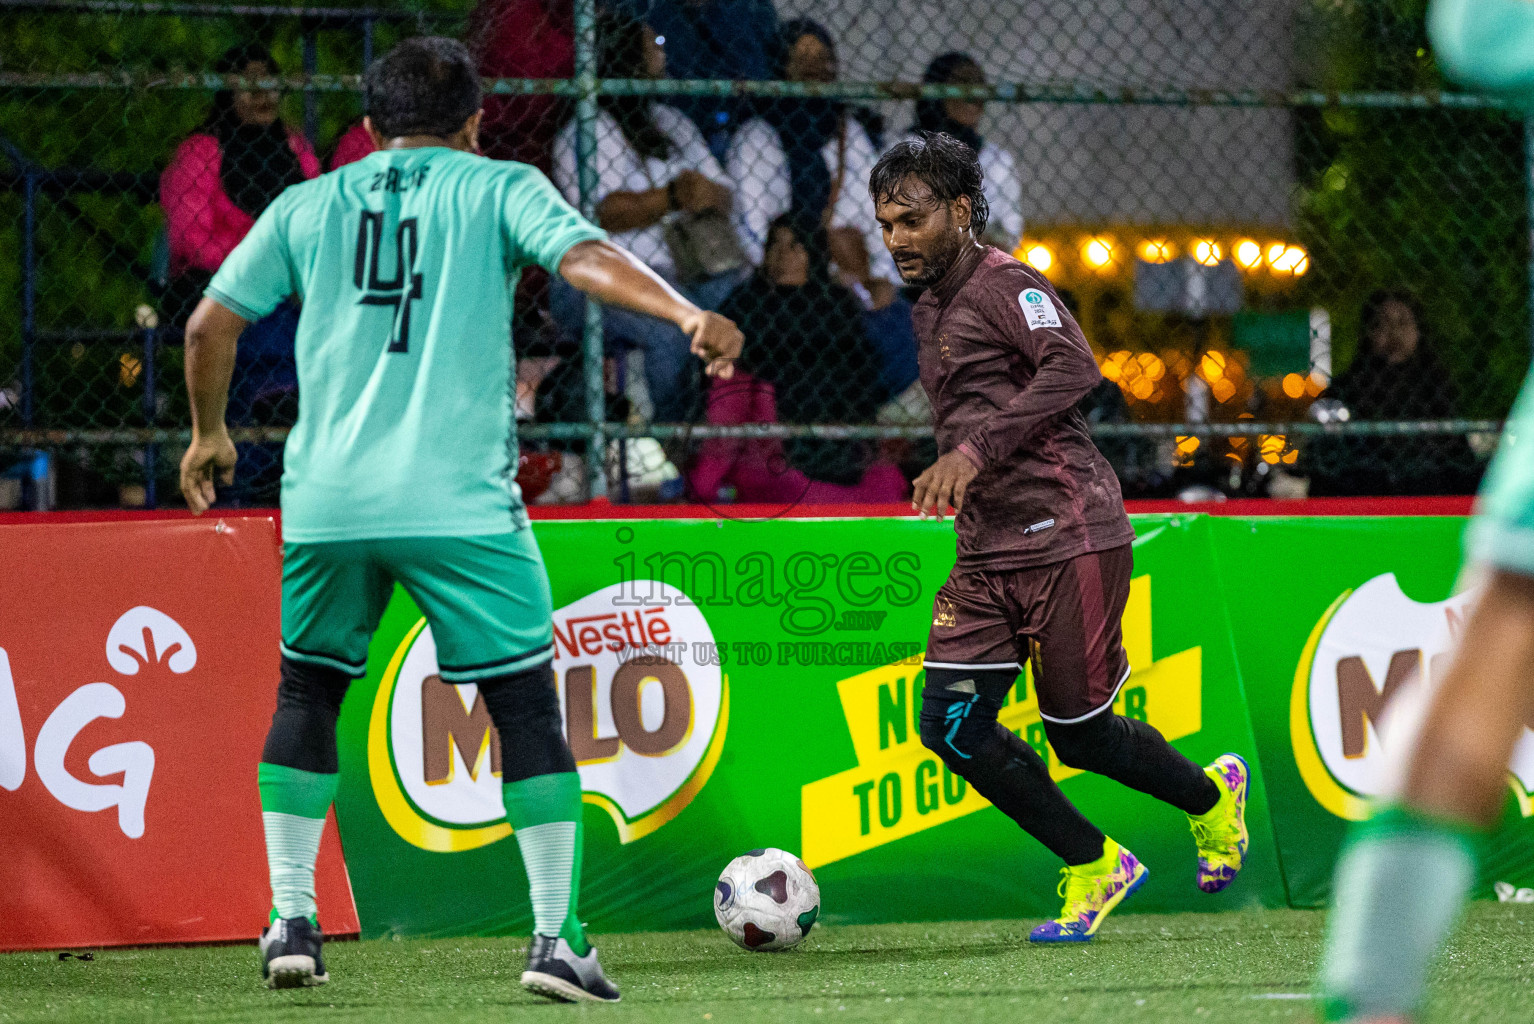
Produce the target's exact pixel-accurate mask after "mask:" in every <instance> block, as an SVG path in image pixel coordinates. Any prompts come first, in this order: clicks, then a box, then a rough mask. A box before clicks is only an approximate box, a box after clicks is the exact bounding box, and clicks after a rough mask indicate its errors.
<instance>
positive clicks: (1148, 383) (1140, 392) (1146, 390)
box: [1129, 377, 1156, 402]
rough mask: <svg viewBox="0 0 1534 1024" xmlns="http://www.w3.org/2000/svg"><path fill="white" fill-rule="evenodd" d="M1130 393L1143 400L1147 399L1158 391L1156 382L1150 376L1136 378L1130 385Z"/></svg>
mask: <svg viewBox="0 0 1534 1024" xmlns="http://www.w3.org/2000/svg"><path fill="white" fill-rule="evenodd" d="M1129 393H1130V394H1131V395H1134V396H1135V397H1136V398H1138V399H1139V400H1140V401H1142V402H1143V401H1146V400H1148V399H1149V398H1150V397H1151V395H1153V394H1155V393H1156V382H1155V381H1153V380H1151V379H1150V378H1149V377H1139V378H1136V379H1135V382H1134V383H1133V384H1131V385H1129Z"/></svg>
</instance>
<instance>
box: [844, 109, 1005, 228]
mask: <svg viewBox="0 0 1534 1024" xmlns="http://www.w3.org/2000/svg"><path fill="white" fill-rule="evenodd" d="M912 179H915V180H916V181H919V182H921V183H922V184H923V185H926V186H927V188H929V189H931V190H932V195H933V196H934V197H935V198H936V199H937V200H938V201H939V202H943V203H951V202H953V201H954V200H955V199H957V198H959V197H960V196H966V197H968V199H969V208H970V214H969V229H970V231H971V232H972V233H973V234H974V235H975V237H977V238H978V237H980V236H981V235H983V234H984V233H985V225H986V222H987V221H989V220H990V219H991V206H990V204H989V203H987V202H986V201H985V174H984V173H983V172H982V171H981V170H980V157H979V156H978V155H977V154H976V153H975V151H974V150H973V149H971V148H970V147H969V146H967V145H965V144H964V143H962V142H960V141H959V140H958V139H956V138H954V137H953V136H952V135H945V134H944V133H942V132H917V133H916V138H915V139H908V140H906V141H905V142H897V143H896V144H895V145H894V146H892V147H891V148H890V150H889V152H887V153H885V154H884V156H883V157H881V158H880V159H879V162H878V163H877V164H875V165H874V169H873V173H872V174H870V175H869V176H868V194H869V196H870V197H872V199H873V201H874V202H876V203H884V202H889V201H890V200H892V199H893V200H902V201H904V200H906V199H909V198H911V193H910V192H909V187H910V182H911V180H912Z"/></svg>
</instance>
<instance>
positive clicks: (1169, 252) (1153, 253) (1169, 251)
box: [1140, 238, 1177, 263]
mask: <svg viewBox="0 0 1534 1024" xmlns="http://www.w3.org/2000/svg"><path fill="white" fill-rule="evenodd" d="M1176 255H1177V249H1176V248H1175V247H1174V246H1173V245H1172V243H1171V242H1168V241H1166V240H1165V239H1162V238H1147V239H1146V240H1145V241H1143V242H1141V243H1140V258H1141V259H1142V260H1144V261H1145V262H1146V263H1167V262H1169V261H1170V260H1171V259H1172V257H1174V256H1176Z"/></svg>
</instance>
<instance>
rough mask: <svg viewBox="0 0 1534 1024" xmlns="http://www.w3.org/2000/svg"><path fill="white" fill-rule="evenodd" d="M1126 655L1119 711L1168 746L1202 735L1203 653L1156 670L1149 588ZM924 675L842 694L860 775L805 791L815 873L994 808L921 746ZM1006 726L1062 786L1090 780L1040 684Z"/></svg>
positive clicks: (1139, 590) (847, 682)
mask: <svg viewBox="0 0 1534 1024" xmlns="http://www.w3.org/2000/svg"><path fill="white" fill-rule="evenodd" d="M1124 650H1125V652H1126V653H1127V654H1128V655H1129V663H1130V665H1131V667H1134V668H1135V669H1136V671H1134V672H1133V673H1132V674H1131V675H1130V677H1129V679H1128V681H1127V682H1125V684H1124V686H1123V687H1122V688H1121V689H1120V690H1119V694H1118V697H1117V698H1116V699H1115V700H1114V704H1113V707H1114V710H1115V711H1116V712H1117V713H1118V714H1121V715H1126V716H1128V717H1130V718H1139V719H1142V720H1144V721H1147V722H1149V723H1150V724H1151V725H1153V726H1155V727H1156V728H1157V729H1159V730H1160V731H1161V733H1162V735H1164V736H1165V737H1166V738H1167V739H1168V740H1176V739H1181V738H1182V737H1184V736H1190V735H1192V734H1193V733H1196V732H1198V731H1199V730H1200V729H1201V728H1203V712H1202V707H1201V704H1202V697H1203V648H1201V647H1190V648H1188V649H1187V650H1185V651H1179V652H1177V653H1176V654H1171V655H1168V656H1167V657H1164V658H1162V659H1161V660H1159V661H1154V662H1153V661H1152V660H1151V578H1150V576H1148V575H1147V576H1139V577H1137V578H1136V579H1134V580H1133V581H1132V582H1131V583H1130V587H1129V602H1128V604H1126V605H1125V608H1124ZM922 684H923V674H922V672H921V670H920V669H919V668H918V667H917V666H915V665H912V664H909V663H896V664H892V665H885V666H883V667H881V668H876V669H873V670H872V671H869V672H864V673H861V674H860V675H856V676H853V677H851V678H850V679H843V680H842V681H841V682H839V683H837V684H836V689H837V694H838V696H839V697H840V698H841V703H842V712H843V714H845V715H846V718H847V729H848V731H849V732H850V733H851V734H852V746H853V749H854V750H855V751H856V753H857V759H858V763H857V767H855V768H849V769H848V770H846V771H843V772H838V773H837V774H835V775H832V776H830V777H829V778H824V779H819V780H817V781H815V782H811V783H809V784H808V785H806V786H804V787H803V788H802V789H801V790H800V798H799V799H800V812H801V815H800V820H801V826H800V828H801V837H800V849H801V851H802V854H801V855H802V856H803V858H804V862H805V863H806V864H808V865H809V866H810V867H811V868H817V867H820V866H821V865H823V864H830V863H832V862H834V861H838V860H842V859H844V858H846V857H851V856H852V855H854V854H858V853H863V852H864V851H866V850H871V849H873V848H874V847H877V846H883V845H884V844H886V843H892V842H894V841H895V840H897V839H904V838H905V837H906V836H910V835H914V834H916V833H917V832H922V831H925V830H926V829H929V828H933V827H934V826H937V825H941V824H944V823H945V822H949V821H953V820H954V819H956V818H961V817H963V816H965V815H967V814H973V813H974V812H975V811H980V810H984V809H985V808H987V807H989V806H990V803H989V802H988V801H987V800H986V799H985V798H984V797H982V796H981V795H980V794H979V793H977V792H975V790H974V789H972V788H970V787H969V786H967V785H966V784H965V782H964V780H963V779H962V778H960V777H958V776H957V775H954V774H952V773H951V772H950V771H949V770H948V768H947V766H946V765H944V764H943V762H942V761H941V760H940V759H939V758H938V756H937V755H936V754H934V753H932V751H930V750H928V749H927V748H926V747H924V746H922V743H921V737H920V734H919V733H920V718H921V691H922ZM998 720H999V721H1000V722H1001V724H1002V725H1003V726H1005V727H1006V728H1008V729H1011V730H1012V731H1013V732H1014V733H1016V734H1017V735H1018V736H1020V737H1022V738H1023V739H1024V740H1025V741H1027V742H1028V743H1029V744H1030V745H1031V746H1033V747H1034V749H1035V750H1037V751H1038V752H1039V755H1040V756H1041V757H1043V758H1044V759H1045V761H1046V762H1048V764H1049V773H1050V775H1051V776H1052V777H1053V778H1054V779H1056V780H1057V781H1059V780H1064V779H1069V778H1071V777H1073V776H1076V775H1080V774H1082V773H1081V771H1080V770H1078V769H1075V768H1068V767H1066V766H1065V765H1063V764H1061V763H1060V759H1059V758H1058V757H1056V756H1055V755H1054V752H1053V751H1052V750H1050V748H1049V744H1048V741H1047V740H1046V739H1045V735H1044V723H1043V721H1042V720H1040V718H1039V706H1038V700H1037V696H1036V694H1035V693H1034V689H1033V683H1032V676H1031V674H1029V673H1027V672H1025V674H1024V676H1023V678H1022V679H1021V680H1020V681H1019V684H1018V686H1017V687H1015V688H1014V689H1013V690H1012V691H1011V693H1009V694H1008V697H1007V703H1006V706H1004V707H1003V708H1002V709H1001V714H1000V715H999V717H998Z"/></svg>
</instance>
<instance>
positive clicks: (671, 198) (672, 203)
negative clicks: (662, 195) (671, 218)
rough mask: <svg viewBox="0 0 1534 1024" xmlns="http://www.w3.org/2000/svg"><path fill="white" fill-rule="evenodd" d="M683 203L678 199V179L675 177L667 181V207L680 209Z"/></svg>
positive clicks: (668, 208)
mask: <svg viewBox="0 0 1534 1024" xmlns="http://www.w3.org/2000/svg"><path fill="white" fill-rule="evenodd" d="M681 205H682V204H681V203H678V202H677V200H676V180H675V179H673V180H671V181H668V182H666V209H667V210H676V209H679V208H680V207H681Z"/></svg>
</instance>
